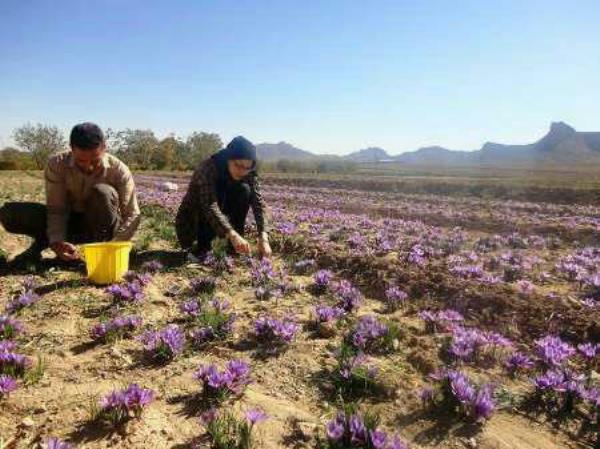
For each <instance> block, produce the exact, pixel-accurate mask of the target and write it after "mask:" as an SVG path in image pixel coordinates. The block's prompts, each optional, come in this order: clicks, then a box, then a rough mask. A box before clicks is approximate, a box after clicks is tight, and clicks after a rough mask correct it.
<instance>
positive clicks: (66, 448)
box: [44, 438, 75, 449]
mask: <svg viewBox="0 0 600 449" xmlns="http://www.w3.org/2000/svg"><path fill="white" fill-rule="evenodd" d="M74 448H75V446H73V445H72V444H71V443H67V442H66V441H63V440H59V439H58V438H48V439H47V440H46V443H45V444H44V449H74Z"/></svg>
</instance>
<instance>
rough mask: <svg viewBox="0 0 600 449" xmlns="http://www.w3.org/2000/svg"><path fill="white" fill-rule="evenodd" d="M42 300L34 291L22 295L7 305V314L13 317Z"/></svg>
mask: <svg viewBox="0 0 600 449" xmlns="http://www.w3.org/2000/svg"><path fill="white" fill-rule="evenodd" d="M39 300H40V296H39V295H37V294H35V293H34V292H33V291H30V290H28V291H26V292H24V293H21V294H20V295H19V296H17V297H16V298H15V299H13V300H12V301H10V302H9V303H8V304H7V305H6V313H8V314H9V315H12V314H14V313H17V312H18V311H19V310H21V309H24V308H25V307H29V306H31V305H33V304H35V303H36V302H38V301H39Z"/></svg>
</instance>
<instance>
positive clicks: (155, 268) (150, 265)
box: [142, 260, 164, 273]
mask: <svg viewBox="0 0 600 449" xmlns="http://www.w3.org/2000/svg"><path fill="white" fill-rule="evenodd" d="M163 269H164V265H163V264H162V263H160V261H158V260H149V261H148V262H144V263H143V264H142V271H144V272H146V273H158V272H159V271H162V270H163Z"/></svg>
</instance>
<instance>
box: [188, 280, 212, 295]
mask: <svg viewBox="0 0 600 449" xmlns="http://www.w3.org/2000/svg"><path fill="white" fill-rule="evenodd" d="M190 287H191V289H192V292H193V293H194V294H196V295H204V294H206V295H212V294H213V293H214V292H215V290H216V289H217V279H216V278H215V277H213V276H200V277H197V278H194V279H192V280H191V281H190Z"/></svg>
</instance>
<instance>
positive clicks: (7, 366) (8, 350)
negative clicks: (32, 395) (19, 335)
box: [0, 340, 32, 377]
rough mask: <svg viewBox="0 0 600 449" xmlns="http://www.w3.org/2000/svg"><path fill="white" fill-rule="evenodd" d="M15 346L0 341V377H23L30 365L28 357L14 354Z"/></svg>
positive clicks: (12, 343)
mask: <svg viewBox="0 0 600 449" xmlns="http://www.w3.org/2000/svg"><path fill="white" fill-rule="evenodd" d="M15 348H16V344H15V343H14V342H12V341H10V340H4V341H0V375H1V374H6V375H8V376H10V377H23V376H24V375H25V372H26V371H27V369H29V368H30V367H31V365H32V361H31V359H30V358H29V357H27V356H26V355H23V354H19V353H16V352H14V349H15Z"/></svg>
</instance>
